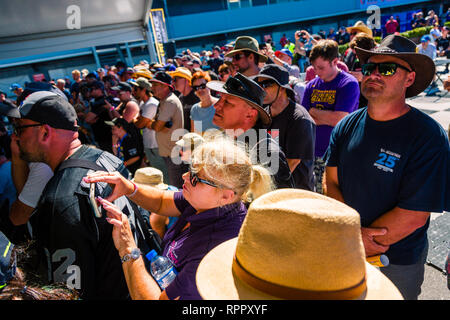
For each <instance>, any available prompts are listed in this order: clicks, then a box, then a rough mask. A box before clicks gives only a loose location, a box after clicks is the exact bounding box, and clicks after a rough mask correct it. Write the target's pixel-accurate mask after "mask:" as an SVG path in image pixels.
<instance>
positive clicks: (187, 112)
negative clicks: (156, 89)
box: [180, 90, 200, 132]
mask: <svg viewBox="0 0 450 320" xmlns="http://www.w3.org/2000/svg"><path fill="white" fill-rule="evenodd" d="M180 101H181V104H182V105H183V119H184V129H186V130H187V131H189V132H190V131H191V109H192V106H193V105H194V104H196V103H198V102H200V98H199V97H197V96H196V95H195V91H194V90H191V92H189V94H188V95H187V96H181V97H180Z"/></svg>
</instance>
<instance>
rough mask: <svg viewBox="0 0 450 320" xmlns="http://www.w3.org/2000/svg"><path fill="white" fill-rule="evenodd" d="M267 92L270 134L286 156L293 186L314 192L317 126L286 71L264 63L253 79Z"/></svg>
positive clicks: (266, 102)
mask: <svg viewBox="0 0 450 320" xmlns="http://www.w3.org/2000/svg"><path fill="white" fill-rule="evenodd" d="M253 79H254V80H255V81H256V82H257V83H258V84H259V85H260V86H261V87H262V88H264V91H265V92H266V96H265V97H264V101H263V103H264V105H267V106H268V108H267V109H266V110H267V111H268V112H269V114H270V116H271V118H272V122H271V124H270V126H269V128H268V129H269V130H270V131H269V134H270V135H271V136H272V137H273V138H274V139H275V140H277V141H278V143H279V145H280V148H281V150H283V152H284V153H285V155H286V160H287V162H288V165H289V169H290V171H291V174H292V176H293V179H294V182H295V188H300V189H306V190H311V191H314V170H313V169H314V142H315V136H316V125H315V123H314V120H313V119H312V117H311V116H310V114H309V113H308V111H306V109H305V108H303V107H302V106H301V105H299V104H297V103H295V93H294V91H293V90H292V89H291V87H290V85H289V73H288V71H287V70H286V69H285V68H283V67H281V66H278V65H274V64H267V65H265V66H264V67H263V68H262V69H261V72H260V73H259V74H258V75H257V76H255V77H254V78H253Z"/></svg>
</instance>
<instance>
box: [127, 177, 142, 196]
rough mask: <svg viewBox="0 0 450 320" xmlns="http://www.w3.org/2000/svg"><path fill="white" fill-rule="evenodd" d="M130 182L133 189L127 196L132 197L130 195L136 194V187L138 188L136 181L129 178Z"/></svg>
mask: <svg viewBox="0 0 450 320" xmlns="http://www.w3.org/2000/svg"><path fill="white" fill-rule="evenodd" d="M130 182H131V183H132V184H133V186H134V190H133V192H132V193H130V194H129V195H127V197H132V196H134V195H135V194H136V192H137V191H138V189H139V188H138V186H137V184H136V183H134V182H133V181H131V180H130Z"/></svg>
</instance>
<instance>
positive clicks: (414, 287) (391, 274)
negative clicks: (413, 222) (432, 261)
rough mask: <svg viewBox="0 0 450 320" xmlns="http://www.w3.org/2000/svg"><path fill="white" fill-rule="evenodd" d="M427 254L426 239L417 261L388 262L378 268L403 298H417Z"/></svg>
mask: <svg viewBox="0 0 450 320" xmlns="http://www.w3.org/2000/svg"><path fill="white" fill-rule="evenodd" d="M427 255H428V240H427V244H426V246H425V248H424V250H423V252H422V254H421V256H420V259H419V261H417V263H415V264H410V265H399V264H389V265H388V266H387V267H382V268H380V271H381V272H382V273H383V274H384V275H385V276H386V277H388V278H389V280H391V281H392V282H393V283H394V285H395V286H396V287H397V289H398V290H399V291H400V293H401V294H402V295H403V298H404V299H405V300H417V298H418V297H419V295H420V292H421V289H420V287H421V286H422V283H423V279H424V274H425V262H426V260H427Z"/></svg>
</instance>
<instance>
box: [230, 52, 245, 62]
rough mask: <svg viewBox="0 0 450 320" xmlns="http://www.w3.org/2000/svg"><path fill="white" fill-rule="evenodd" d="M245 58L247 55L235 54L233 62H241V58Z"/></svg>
mask: <svg viewBox="0 0 450 320" xmlns="http://www.w3.org/2000/svg"><path fill="white" fill-rule="evenodd" d="M244 56H246V55H245V53H238V54H235V55H234V56H233V57H232V60H233V61H239V60H241V58H243V57H244Z"/></svg>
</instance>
